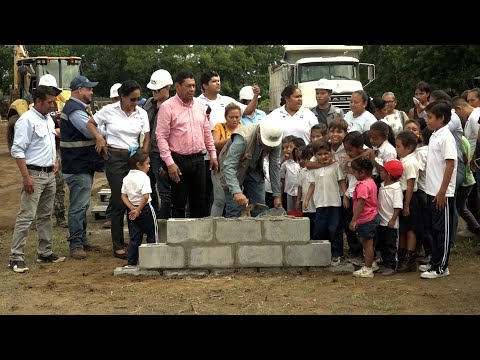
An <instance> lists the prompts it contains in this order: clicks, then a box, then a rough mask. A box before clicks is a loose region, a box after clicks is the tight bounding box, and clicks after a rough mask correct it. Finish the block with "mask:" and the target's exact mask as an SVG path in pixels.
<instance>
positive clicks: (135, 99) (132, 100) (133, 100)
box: [130, 97, 142, 102]
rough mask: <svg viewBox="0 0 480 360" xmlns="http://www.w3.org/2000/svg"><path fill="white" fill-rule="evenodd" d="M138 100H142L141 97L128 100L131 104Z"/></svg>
mask: <svg viewBox="0 0 480 360" xmlns="http://www.w3.org/2000/svg"><path fill="white" fill-rule="evenodd" d="M140 100H142V98H141V97H139V98H130V101H131V102H136V101H140Z"/></svg>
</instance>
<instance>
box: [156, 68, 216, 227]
mask: <svg viewBox="0 0 480 360" xmlns="http://www.w3.org/2000/svg"><path fill="white" fill-rule="evenodd" d="M174 85H175V91H176V95H175V96H173V97H171V98H170V99H168V100H166V101H165V102H164V103H163V104H162V106H161V107H160V109H159V110H158V115H157V129H156V136H157V143H158V147H159V149H160V157H161V158H162V160H163V161H165V164H166V167H167V169H165V170H168V175H169V178H170V183H171V185H172V206H173V208H172V217H174V218H184V217H185V205H186V204H187V199H188V201H189V207H190V217H192V218H200V217H204V216H207V214H206V213H205V206H204V202H205V191H206V178H205V162H204V160H203V156H204V155H205V153H206V151H208V153H209V154H210V170H211V169H213V170H214V171H217V170H218V162H217V154H216V151H215V145H214V144H213V138H212V132H211V130H210V124H209V122H208V118H207V114H206V112H205V106H204V105H203V104H202V103H200V102H199V101H198V99H196V98H194V95H195V78H194V75H193V73H192V72H190V71H183V72H180V73H178V74H177V76H176V78H175V84H174Z"/></svg>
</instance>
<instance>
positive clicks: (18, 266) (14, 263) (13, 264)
mask: <svg viewBox="0 0 480 360" xmlns="http://www.w3.org/2000/svg"><path fill="white" fill-rule="evenodd" d="M8 267H9V268H10V269H12V270H13V271H15V272H16V273H24V272H25V271H28V267H27V266H26V265H25V261H22V260H10V264H9V265H8Z"/></svg>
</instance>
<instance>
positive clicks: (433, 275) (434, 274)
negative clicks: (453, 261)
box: [420, 267, 450, 279]
mask: <svg viewBox="0 0 480 360" xmlns="http://www.w3.org/2000/svg"><path fill="white" fill-rule="evenodd" d="M448 275H450V271H449V270H448V267H447V268H446V269H445V270H444V271H442V272H441V273H440V272H438V271H437V270H430V271H425V272H423V273H421V274H420V277H421V278H422V279H438V278H441V277H445V276H448Z"/></svg>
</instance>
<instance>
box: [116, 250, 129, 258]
mask: <svg viewBox="0 0 480 360" xmlns="http://www.w3.org/2000/svg"><path fill="white" fill-rule="evenodd" d="M113 256H114V257H116V258H117V259H122V260H126V259H127V253H126V252H124V253H117V252H116V251H114V252H113Z"/></svg>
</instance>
